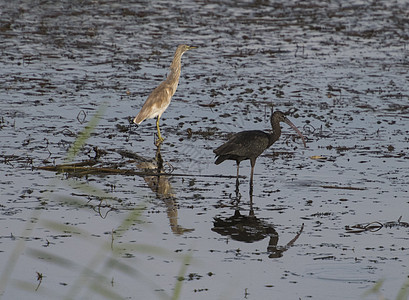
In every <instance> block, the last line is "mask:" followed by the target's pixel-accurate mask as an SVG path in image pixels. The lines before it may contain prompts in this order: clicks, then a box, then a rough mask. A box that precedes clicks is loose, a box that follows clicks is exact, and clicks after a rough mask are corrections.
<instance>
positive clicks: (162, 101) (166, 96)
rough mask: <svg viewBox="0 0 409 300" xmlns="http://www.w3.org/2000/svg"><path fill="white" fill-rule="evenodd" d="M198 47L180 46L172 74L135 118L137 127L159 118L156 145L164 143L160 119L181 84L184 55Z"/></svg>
mask: <svg viewBox="0 0 409 300" xmlns="http://www.w3.org/2000/svg"><path fill="white" fill-rule="evenodd" d="M194 48H197V47H192V46H187V45H179V46H178V47H177V49H176V52H175V56H174V57H173V61H172V64H171V65H170V73H169V75H168V77H167V78H166V79H165V81H163V82H162V83H161V84H160V85H159V86H158V87H157V88H156V89H154V90H153V91H152V93H151V94H150V95H149V97H148V99H146V102H145V104H144V105H143V106H142V109H141V111H140V112H139V113H138V115H137V116H136V117H135V118H134V120H133V122H134V123H135V124H137V125H139V124H141V123H142V121H144V120H146V119H153V118H155V117H157V120H156V129H157V130H158V140H157V142H156V145H159V144H161V143H162V142H163V140H164V139H163V137H162V135H161V134H160V128H159V119H160V117H161V116H162V114H163V113H164V111H165V110H166V109H167V108H168V106H169V104H170V100H171V99H172V96H173V95H174V94H175V92H176V89H177V87H178V84H179V77H180V71H181V67H182V64H181V59H182V55H183V53H185V52H186V51H187V50H190V49H194Z"/></svg>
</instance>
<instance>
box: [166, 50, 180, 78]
mask: <svg viewBox="0 0 409 300" xmlns="http://www.w3.org/2000/svg"><path fill="white" fill-rule="evenodd" d="M182 55H183V53H178V52H177V53H175V56H174V57H173V61H172V64H171V65H170V73H169V75H168V78H169V79H170V78H172V79H174V80H176V81H178V80H179V77H180V71H181V66H182V64H181V60H182Z"/></svg>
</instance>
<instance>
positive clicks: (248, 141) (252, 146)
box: [213, 110, 307, 193]
mask: <svg viewBox="0 0 409 300" xmlns="http://www.w3.org/2000/svg"><path fill="white" fill-rule="evenodd" d="M280 122H284V123H287V124H288V125H289V126H290V127H292V128H293V129H294V130H295V131H296V132H297V134H298V135H299V136H300V137H301V139H302V142H303V144H304V147H307V145H306V143H305V139H304V136H303V135H302V134H301V132H300V131H299V130H298V128H297V127H295V125H294V124H293V123H292V122H291V121H290V120H288V119H287V117H286V116H285V115H284V113H282V112H281V111H275V112H273V110H272V111H271V118H270V123H271V127H272V132H271V133H268V132H264V131H261V130H249V131H241V132H238V133H236V134H234V135H233V137H232V138H231V139H230V140H229V141H227V142H226V143H224V144H223V145H221V146H220V147H218V148H217V149H215V150H213V152H214V153H215V154H216V157H217V159H216V161H215V164H216V165H218V164H220V163H222V162H224V161H225V160H235V161H236V163H237V179H236V189H237V188H238V185H239V167H240V162H241V161H243V160H246V159H249V160H250V164H251V174H250V193H251V192H252V190H253V173H254V166H255V164H256V159H257V157H259V156H260V154H261V153H263V152H264V150H266V149H267V148H269V147H270V146H271V145H272V144H274V143H275V142H276V141H277V140H278V139H279V138H280V135H281V127H280Z"/></svg>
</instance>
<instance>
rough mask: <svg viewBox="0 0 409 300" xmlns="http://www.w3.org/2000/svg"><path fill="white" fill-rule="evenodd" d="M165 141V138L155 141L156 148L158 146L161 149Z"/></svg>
mask: <svg viewBox="0 0 409 300" xmlns="http://www.w3.org/2000/svg"><path fill="white" fill-rule="evenodd" d="M163 141H164V138H163V137H160V138H158V139H157V140H156V141H155V146H156V147H159V146H160V145H161V144H162V143H163Z"/></svg>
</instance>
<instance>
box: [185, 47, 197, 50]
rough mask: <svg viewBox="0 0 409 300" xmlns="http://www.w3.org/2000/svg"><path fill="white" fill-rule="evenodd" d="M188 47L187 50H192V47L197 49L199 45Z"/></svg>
mask: <svg viewBox="0 0 409 300" xmlns="http://www.w3.org/2000/svg"><path fill="white" fill-rule="evenodd" d="M187 47H188V48H187V50H190V49H196V48H197V47H195V46H187Z"/></svg>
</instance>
